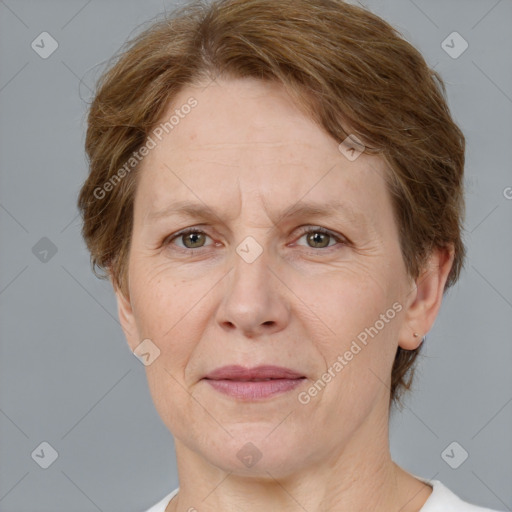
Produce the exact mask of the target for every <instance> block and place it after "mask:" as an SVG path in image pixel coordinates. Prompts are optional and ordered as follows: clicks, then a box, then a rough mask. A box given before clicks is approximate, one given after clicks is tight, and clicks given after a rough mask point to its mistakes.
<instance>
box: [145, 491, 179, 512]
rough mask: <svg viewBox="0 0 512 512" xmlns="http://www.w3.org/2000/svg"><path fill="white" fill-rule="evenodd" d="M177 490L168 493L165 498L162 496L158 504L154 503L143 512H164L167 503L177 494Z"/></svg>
mask: <svg viewBox="0 0 512 512" xmlns="http://www.w3.org/2000/svg"><path fill="white" fill-rule="evenodd" d="M179 489H180V488H179V487H178V488H176V489H174V491H172V492H170V493H169V494H168V495H167V496H164V497H163V498H162V499H161V500H160V501H159V502H158V503H155V504H154V505H153V506H152V507H151V508H148V509H147V510H145V511H144V512H165V509H166V508H167V505H169V501H171V499H172V498H174V496H176V494H178V491H179Z"/></svg>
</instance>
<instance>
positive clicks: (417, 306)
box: [398, 246, 454, 350]
mask: <svg viewBox="0 0 512 512" xmlns="http://www.w3.org/2000/svg"><path fill="white" fill-rule="evenodd" d="M453 259H454V249H453V246H448V247H446V248H438V249H435V250H434V251H433V252H432V254H431V256H430V257H429V259H428V261H427V265H426V266H425V268H424V270H423V271H422V272H421V273H420V275H419V276H418V278H417V279H416V281H415V283H414V287H413V289H412V290H411V292H410V293H411V296H410V297H408V298H409V299H410V300H409V305H408V306H407V310H406V316H405V320H404V323H403V324H402V328H401V331H400V335H399V340H398V345H399V346H400V347H401V348H403V349H404V350H415V349H417V348H418V347H419V346H420V344H421V342H422V340H423V338H424V336H425V335H426V334H427V332H428V331H429V330H430V329H431V328H432V326H433V325H434V321H435V319H436V317H437V314H438V312H439V309H440V307H441V303H442V299H443V292H444V287H445V284H446V280H447V279H448V275H449V273H450V269H451V268H452V264H453Z"/></svg>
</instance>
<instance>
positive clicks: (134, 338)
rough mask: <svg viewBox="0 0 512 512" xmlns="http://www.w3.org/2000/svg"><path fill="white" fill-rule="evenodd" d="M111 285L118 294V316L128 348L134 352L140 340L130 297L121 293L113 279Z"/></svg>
mask: <svg viewBox="0 0 512 512" xmlns="http://www.w3.org/2000/svg"><path fill="white" fill-rule="evenodd" d="M111 283H112V286H113V288H114V292H115V294H116V300H117V315H118V317H119V322H120V323H121V327H122V329H123V332H124V335H125V338H126V341H127V342H128V346H129V347H130V350H131V351H132V352H133V351H134V350H135V349H136V348H137V346H138V345H139V344H140V340H139V332H138V329H137V324H136V322H135V316H134V314H133V309H132V305H131V301H130V297H129V296H128V297H126V296H125V294H124V293H123V292H122V291H121V289H120V288H119V287H118V285H117V284H116V283H114V282H113V280H112V279H111Z"/></svg>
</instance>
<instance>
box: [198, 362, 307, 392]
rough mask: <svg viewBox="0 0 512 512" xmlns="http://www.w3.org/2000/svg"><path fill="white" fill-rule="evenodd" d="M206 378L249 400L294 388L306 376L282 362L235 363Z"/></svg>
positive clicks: (222, 389) (223, 388) (213, 383)
mask: <svg viewBox="0 0 512 512" xmlns="http://www.w3.org/2000/svg"><path fill="white" fill-rule="evenodd" d="M255 379H258V380H255ZM263 379H268V380H263ZM203 380H205V381H206V382H207V383H208V384H209V385H210V386H211V387H212V388H214V389H215V390H217V391H219V392H220V393H223V394H225V395H229V396H231V397H233V398H237V399H241V400H245V401H254V400H261V399H265V398H269V397H272V396H275V395H278V394H281V393H286V392H288V391H292V390H293V389H295V388H296V387H297V386H299V385H300V384H301V383H303V382H304V381H305V380H306V377H305V376H304V375H301V374H300V373H298V372H296V371H294V370H291V369H289V368H283V367H280V366H272V365H266V366H257V367H255V368H244V367H243V366H238V365H231V366H223V367H221V368H217V369H216V370H214V371H212V372H210V373H209V374H208V375H207V376H206V377H204V379H203Z"/></svg>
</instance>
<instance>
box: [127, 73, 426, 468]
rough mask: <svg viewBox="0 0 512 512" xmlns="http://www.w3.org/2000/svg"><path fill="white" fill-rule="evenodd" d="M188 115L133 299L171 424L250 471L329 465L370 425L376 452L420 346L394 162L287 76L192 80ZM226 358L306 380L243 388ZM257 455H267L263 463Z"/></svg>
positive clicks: (146, 227) (159, 169) (150, 169)
mask: <svg viewBox="0 0 512 512" xmlns="http://www.w3.org/2000/svg"><path fill="white" fill-rule="evenodd" d="M190 97H193V98H195V100H196V102H197V104H195V106H194V107H193V108H191V109H188V108H186V109H181V110H180V108H181V106H183V105H186V104H187V101H188V100H189V98H190ZM189 104H190V102H189ZM176 109H178V110H179V112H181V115H179V116H178V117H179V122H177V123H176V124H174V126H173V129H172V130H168V133H165V132H164V135H163V136H161V141H159V140H158V138H156V137H154V141H155V142H156V146H155V147H154V148H153V149H151V150H150V151H149V154H148V155H147V156H146V157H145V158H144V160H143V164H142V167H141V173H140V176H139V182H138V187H137V192H136V196H135V206H134V227H133V236H132V245H131V252H130V258H129V270H128V278H129V297H127V298H125V297H123V296H122V295H121V294H120V293H119V292H117V293H118V301H119V314H120V317H121V320H122V325H123V329H124V331H125V334H126V337H127V339H128V342H129V344H130V347H131V349H132V350H135V349H136V348H137V346H138V345H139V344H140V343H141V342H142V340H145V339H150V340H151V342H152V343H153V344H154V346H156V347H158V349H159V351H160V354H159V356H158V357H157V358H156V359H155V360H154V362H152V363H151V364H149V365H148V366H146V372H147V377H148V383H149V387H150V391H151V394H152V397H153V400H154V403H155V406H156V408H157V410H158V412H159V414H160V416H161V418H162V420H163V421H164V423H165V424H166V426H167V427H168V428H169V430H170V431H171V432H172V434H173V435H174V437H175V439H176V441H178V442H179V443H180V445H182V446H184V447H186V448H187V449H188V450H190V451H193V452H195V453H196V454H199V455H200V456H201V457H202V458H203V459H204V460H206V461H207V462H209V463H211V464H213V465H214V466H217V467H220V468H223V469H225V470H228V471H233V472H236V473H240V474H243V473H244V472H251V473H254V472H258V471H260V472H261V473H262V474H266V473H265V471H270V472H271V473H272V474H273V475H274V476H277V475H285V474H287V473H289V472H291V471H297V469H300V468H305V467H307V466H310V465H311V464H315V463H316V462H318V461H320V460H328V459H329V458H330V457H333V456H335V455H336V454H338V453H340V451H341V450H343V449H344V448H346V447H347V446H349V445H350V443H351V442H353V440H354V439H355V433H357V432H364V436H365V437H367V440H368V441H370V442H371V438H372V436H374V437H375V436H376V431H377V430H379V429H381V428H382V426H383V424H384V422H385V415H386V413H387V408H388V400H389V382H390V375H391V368H392V364H393V359H394V356H395V352H396V349H397V346H398V345H399V344H400V339H402V338H403V339H405V338H406V337H407V338H410V339H411V341H414V342H415V343H416V346H417V341H416V340H413V338H412V329H411V328H410V325H409V323H408V322H409V320H410V318H409V316H408V314H407V311H408V310H409V309H410V308H411V306H412V305H413V302H414V299H415V297H416V296H417V294H416V293H413V292H414V291H415V290H416V288H415V287H414V286H415V283H414V281H411V279H409V277H408V276H407V273H406V269H405V266H404V262H403V259H402V256H401V252H400V247H399V239H398V230H397V226H396V223H395V221H394V218H393V213H392V204H391V199H390V196H389V194H388V191H387V188H386V185H385V180H384V175H385V172H386V167H385V164H384V162H383V161H382V160H381V159H380V158H379V157H375V156H368V155H365V154H361V155H360V156H359V157H358V158H356V159H355V160H353V159H349V158H347V157H346V156H345V154H343V153H342V152H341V151H340V150H339V148H338V145H339V142H340V141H335V140H333V139H332V138H331V137H329V136H328V135H327V134H326V133H325V132H324V131H322V130H321V128H319V127H318V126H317V125H316V124H315V123H314V122H313V121H311V120H310V119H308V118H307V117H305V116H304V114H303V113H301V111H299V110H298V109H297V107H296V106H295V105H294V104H293V103H292V101H291V99H290V98H289V96H287V94H286V93H285V92H284V89H282V88H281V86H280V85H277V84H268V83H262V82H258V81H254V80H247V79H246V80H229V81H219V80H218V81H216V82H214V83H212V84H210V85H209V86H208V87H207V88H195V87H188V88H186V89H184V90H183V91H182V92H181V94H180V95H179V96H178V97H177V98H176V99H175V100H174V101H173V104H172V107H169V110H168V112H166V115H165V116H163V118H164V119H165V120H168V119H169V118H170V117H171V115H172V114H173V112H174V111H175V110H176ZM185 111H186V112H188V113H187V114H186V115H185V114H183V112H185ZM176 119H177V118H176ZM159 133H160V132H159ZM185 203H187V204H188V206H190V205H195V206H197V207H198V208H196V211H191V210H193V208H189V211H188V212H187V210H186V209H182V207H183V206H184V204H185ZM205 207H206V211H204V212H202V213H201V212H198V211H197V210H198V209H201V208H202V209H204V208H205ZM187 228H194V230H195V232H196V233H195V234H190V233H189V234H188V235H187V234H183V230H185V229H187ZM420 332H421V331H420ZM408 348H414V347H412V346H411V347H408ZM225 365H240V366H242V367H245V368H254V367H258V366H260V365H273V366H279V367H284V368H288V369H291V370H293V371H294V372H296V373H297V374H298V375H300V376H301V377H304V378H302V379H300V380H296V381H295V382H293V383H291V382H290V381H289V380H288V381H286V382H285V379H282V380H281V383H283V388H286V389H288V390H287V391H281V392H277V393H275V394H270V395H267V396H259V397H254V396H252V398H251V395H250V393H251V390H252V392H256V393H258V390H259V391H260V392H261V390H267V391H268V389H269V387H271V386H272V384H268V381H267V384H256V383H254V384H253V385H252V386H253V387H252V388H251V390H249V391H247V389H249V387H250V386H251V385H248V384H245V385H244V384H240V386H239V387H238V388H237V389H238V391H240V392H241V393H242V392H247V393H249V394H243V395H237V396H233V395H231V394H226V393H224V392H222V391H219V389H218V388H217V387H214V386H213V385H212V382H211V381H208V380H205V376H206V375H208V374H210V372H212V371H213V370H215V369H217V368H219V367H222V366H225ZM315 383H316V385H315ZM322 383H323V385H322ZM231 384H232V382H231ZM258 386H259V387H258ZM228 387H229V386H228ZM229 389H233V387H232V386H231V387H230V388H229ZM272 389H273V390H274V391H275V389H276V388H275V387H273V388H272ZM241 390H242V391H241ZM243 390H245V391H243ZM255 390H256V391H255ZM315 390H316V391H315ZM247 443H252V445H249V444H247ZM298 447H300V449H297V448H298ZM247 454H248V455H254V456H256V457H261V459H260V461H259V462H258V464H256V465H254V466H253V467H249V465H248V464H247V463H246V461H244V460H243V458H244V456H245V455H247Z"/></svg>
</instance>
